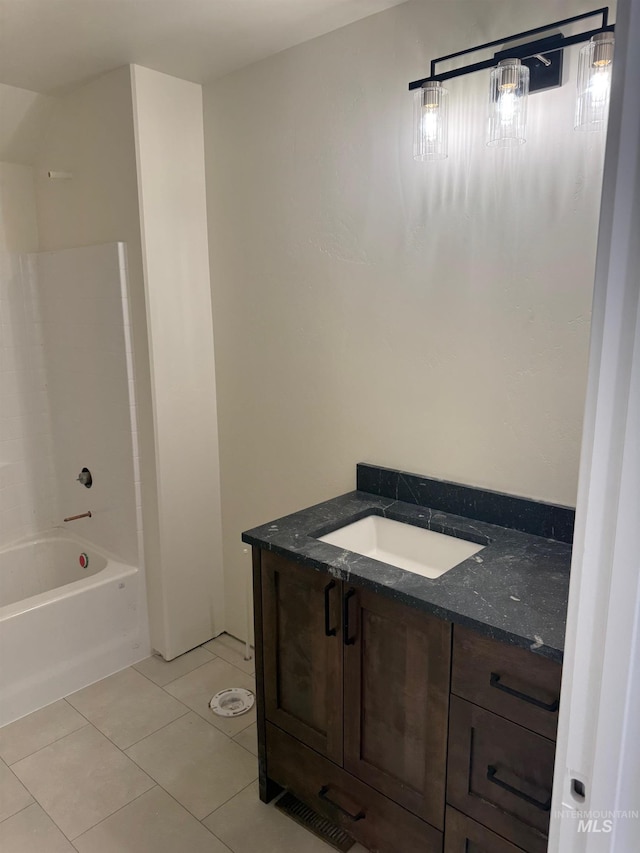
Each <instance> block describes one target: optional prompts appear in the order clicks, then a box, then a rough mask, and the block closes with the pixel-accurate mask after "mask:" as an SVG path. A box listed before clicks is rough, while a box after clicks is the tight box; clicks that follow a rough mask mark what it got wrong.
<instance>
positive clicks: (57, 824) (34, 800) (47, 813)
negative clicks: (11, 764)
mask: <svg viewBox="0 0 640 853" xmlns="http://www.w3.org/2000/svg"><path fill="white" fill-rule="evenodd" d="M82 728H83V729H86V726H82ZM76 731H80V729H76ZM69 734H75V732H69ZM60 740H62V738H60ZM45 748H46V747H43V749H45ZM38 752H40V750H38ZM33 754H34V755H35V753H33ZM16 776H17V774H16ZM18 778H19V779H20V777H18ZM20 782H21V783H22V784H23V785H24V787H25V788H26V789H27V791H29V793H30V794H31V796H32V797H33V803H29V805H30V806H32V805H33V804H34V803H37V804H38V805H39V806H40V808H41V809H42V811H43V812H44V813H45V814H46V816H47V817H48V818H49V820H50V821H51V823H52V824H53V825H54V826H56V827H57V828H58V829H59V830H60V832H61V833H62V835H63V836H64V837H65V838H66V839H67V841H68V842H69V843H70V844H73V842H72V841H71V839H70V838H69V836H68V835H67V833H66V832H65V831H64V829H63V828H62V827H61V826H60V824H59V823H58V822H57V820H55V818H54V817H53V815H52V814H49V812H48V811H47V810H46V809H45V807H44V805H43V803H41V802H40V800H39V799H38V798H37V797H36V795H35V794H34V793H33V791H32V790H31V789H30V788H29V787H28V786H27V785H25V784H24V782H22V779H20Z"/></svg>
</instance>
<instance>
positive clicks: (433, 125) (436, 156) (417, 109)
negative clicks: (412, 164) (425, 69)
mask: <svg viewBox="0 0 640 853" xmlns="http://www.w3.org/2000/svg"><path fill="white" fill-rule="evenodd" d="M447 96H448V92H447V90H446V89H445V88H444V87H443V85H442V83H440V82H439V81H435V80H432V81H428V82H427V83H424V84H423V86H422V88H421V89H417V90H416V92H415V95H414V108H413V109H414V111H413V156H414V158H415V159H416V160H444V159H445V157H447V155H448V150H447V144H448V121H447V106H448V103H447Z"/></svg>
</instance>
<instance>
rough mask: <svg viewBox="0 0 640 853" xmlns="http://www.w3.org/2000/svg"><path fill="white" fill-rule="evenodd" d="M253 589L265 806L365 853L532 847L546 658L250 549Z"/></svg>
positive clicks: (541, 779)
mask: <svg viewBox="0 0 640 853" xmlns="http://www.w3.org/2000/svg"><path fill="white" fill-rule="evenodd" d="M254 593H255V595H256V658H257V667H258V672H257V691H258V736H259V753H260V763H261V768H260V769H261V774H260V793H261V797H262V798H263V799H264V800H268V799H270V798H271V797H272V796H273V794H274V792H275V791H276V790H278V788H279V786H280V787H286V788H289V789H290V790H292V791H293V793H295V794H296V795H297V796H298V797H299V798H300V799H302V800H303V801H304V802H306V803H307V804H308V805H309V806H311V807H312V808H313V809H315V810H316V811H317V812H319V813H321V814H323V815H324V816H325V817H328V818H329V819H330V820H331V821H333V822H334V823H336V824H338V825H339V826H341V827H343V828H344V829H345V830H346V831H347V832H348V833H349V834H350V835H352V836H353V837H354V838H356V839H357V840H358V841H360V842H361V843H362V844H363V845H364V846H365V847H367V848H368V849H369V850H371V851H379V853H398V851H400V850H401V851H402V853H485V851H486V853H489V851H491V853H519V851H525V853H543V851H544V850H546V832H547V829H548V821H549V814H550V810H549V809H550V800H549V798H550V791H551V782H552V776H553V759H554V753H555V742H554V741H555V727H556V724H557V702H558V696H559V687H560V666H559V665H558V664H554V663H552V662H551V661H548V660H546V659H544V658H541V657H539V656H535V655H532V654H531V653H530V652H528V651H526V650H522V649H516V648H513V647H510V646H505V645H503V644H502V643H498V642H496V641H495V640H490V639H487V638H485V637H483V636H481V635H478V634H477V633H475V632H474V631H470V630H468V629H465V628H462V627H461V626H458V625H455V626H452V625H451V623H449V622H445V621H444V620H441V619H437V618H435V617H433V616H431V615H429V614H426V613H423V612H420V611H418V610H415V609H413V608H410V607H407V606H405V605H403V604H399V603H398V602H396V601H393V600H392V599H390V598H388V597H386V596H383V595H379V594H377V593H375V592H372V591H371V590H368V589H365V588H362V587H358V586H356V585H351V584H349V583H347V582H343V581H341V580H338V579H336V578H332V577H331V576H330V575H329V574H326V573H324V572H318V571H315V570H313V569H310V568H306V567H304V566H302V565H300V564H299V563H295V562H292V561H290V560H287V559H285V558H284V557H281V556H278V555H276V554H274V553H272V552H267V551H260V550H258V549H256V550H255V552H254ZM445 808H446V820H445Z"/></svg>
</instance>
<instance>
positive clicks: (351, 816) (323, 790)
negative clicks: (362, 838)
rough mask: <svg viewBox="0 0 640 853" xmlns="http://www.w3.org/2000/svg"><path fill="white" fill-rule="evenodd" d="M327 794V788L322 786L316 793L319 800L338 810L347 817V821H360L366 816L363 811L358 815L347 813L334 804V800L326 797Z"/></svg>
mask: <svg viewBox="0 0 640 853" xmlns="http://www.w3.org/2000/svg"><path fill="white" fill-rule="evenodd" d="M328 793H329V786H328V785H323V786H322V788H320V790H319V791H318V796H319V797H320V799H321V800H325V802H327V803H329V804H330V805H332V806H333V807H334V808H336V809H338V811H339V812H342V814H343V815H345V817H348V818H349V820H353V821H356V820H362V819H363V818H364V817H366V814H365V813H364V811H363V809H360V811H359V812H358V814H351V812H348V811H347V810H346V809H345V808H343V807H342V806H341V805H339V804H338V803H336V801H335V800H332V799H331V798H330V797H328V796H327V794H328Z"/></svg>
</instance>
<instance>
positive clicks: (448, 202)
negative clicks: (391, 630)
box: [205, 0, 603, 636]
mask: <svg viewBox="0 0 640 853" xmlns="http://www.w3.org/2000/svg"><path fill="white" fill-rule="evenodd" d="M580 11H582V6H581V5H580V3H578V2H577V0H575V2H573V0H563V2H557V0H554V2H549V0H546V1H545V2H539V3H536V4H526V3H521V2H506V0H491V2H485V0H473V2H456V3H447V4H444V3H426V2H412V3H407V4H404V5H402V6H399V7H397V8H395V9H392V10H389V11H387V12H383V13H381V14H379V15H375V16H373V17H370V18H368V19H365V20H363V21H360V22H358V23H356V24H353V25H351V26H349V27H346V28H344V29H342V30H339V31H337V32H334V33H331V34H329V35H326V36H323V37H322V38H320V39H316V40H314V41H311V42H308V43H306V44H304V45H301V46H299V47H296V48H293V49H291V50H288V51H286V52H284V53H281V54H279V55H277V56H275V57H272V58H270V59H267V60H265V61H263V62H261V63H259V64H258V65H255V66H253V67H251V68H248V69H245V70H243V71H240V72H238V73H235V74H232V75H230V76H228V77H226V78H225V79H223V80H221V81H218V82H217V83H215V84H212V85H210V86H208V87H206V89H205V139H206V146H207V152H206V153H207V178H208V186H207V189H208V204H209V229H210V230H209V237H210V253H211V268H212V289H213V290H212V292H213V307H214V332H215V343H216V370H217V388H218V406H219V426H220V446H221V471H222V507H223V537H224V560H225V572H226V589H227V625H228V630H229V631H230V632H231V633H234V634H237V635H239V636H243V635H244V630H245V619H244V612H245V609H244V602H243V589H244V582H245V577H246V575H247V573H248V571H249V561H248V557H247V555H245V554H243V549H242V544H241V542H240V533H241V531H242V530H243V529H244V528H247V527H250V526H252V525H255V524H258V523H262V522H266V521H268V520H270V519H272V518H275V517H277V516H278V515H280V514H284V513H287V512H290V511H293V510H295V509H297V508H300V507H301V506H304V505H308V504H310V503H314V502H317V501H320V500H323V499H325V498H329V497H331V496H332V495H335V494H337V493H340V492H343V491H347V490H348V489H351V488H353V486H354V477H355V464H356V462H357V461H359V460H366V461H369V462H375V463H379V464H381V465H387V466H391V467H398V468H403V469H406V470H409V471H413V472H418V473H422V474H426V475H431V476H434V477H441V478H446V479H451V480H454V481H458V482H463V483H469V484H473V485H477V486H482V487H487V488H491V489H497V490H501V491H505V492H510V493H513V494H518V495H524V496H527V497H532V498H539V499H544V500H548V501H556V502H560V503H565V504H573V503H574V501H575V495H576V479H577V466H578V453H579V445H580V432H581V422H582V412H583V399H584V388H585V379H586V363H587V343H588V333H589V313H590V303H591V292H592V282H593V271H594V256H595V240H596V227H597V215H598V206H599V196H600V184H601V167H602V155H603V144H602V143H603V140H602V137H600V136H595V135H591V134H578V133H575V132H574V131H573V129H572V125H573V100H574V93H575V74H576V66H577V50H578V49H577V48H574V49H572V50H571V51H570V52H568V55H567V57H566V61H567V69H566V73H567V82H566V85H565V86H563V87H562V88H561V89H559V90H555V91H552V92H547V93H542V94H537V95H533V96H532V97H531V98H530V116H529V130H528V141H527V143H526V145H524V146H522V147H521V148H518V149H516V150H507V151H505V150H490V149H487V148H486V147H485V145H484V139H483V133H484V110H485V104H486V98H487V94H486V90H487V88H488V83H487V79H486V77H485V76H484V75H475V76H473V77H466V78H464V79H462V80H458V81H455V82H452V83H451V84H450V86H449V89H450V94H451V101H452V111H451V112H452V115H451V125H450V140H451V142H450V157H449V159H448V160H446V161H444V162H440V163H432V164H426V163H425V164H423V163H416V162H414V161H413V160H412V157H411V120H412V104H411V98H410V96H409V94H408V93H407V91H406V88H407V83H408V82H409V80H412V79H415V78H417V77H420V76H423V75H424V74H426V73H428V61H429V60H430V59H431V58H432V57H433V56H438V55H443V54H445V53H448V52H450V51H454V50H457V49H461V48H464V47H467V46H471V45H473V44H478V43H480V42H482V41H488V40H490V39H495V38H499V37H500V36H501V35H503V34H505V33H510V32H516V31H518V30H522V29H525V28H528V27H535V26H538V25H540V24H541V23H544V22H546V21H547V20H554V19H557V18H559V17H562V16H564V15H570V14H575V13H577V12H580Z"/></svg>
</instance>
